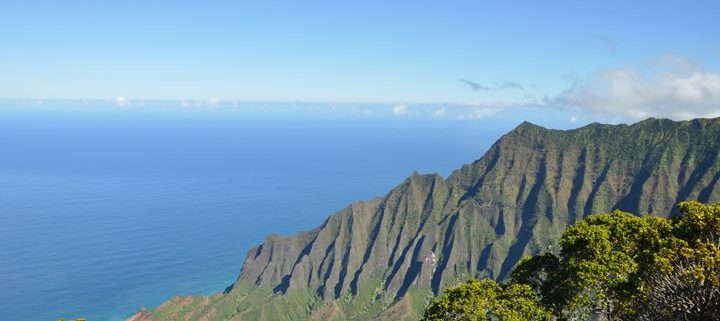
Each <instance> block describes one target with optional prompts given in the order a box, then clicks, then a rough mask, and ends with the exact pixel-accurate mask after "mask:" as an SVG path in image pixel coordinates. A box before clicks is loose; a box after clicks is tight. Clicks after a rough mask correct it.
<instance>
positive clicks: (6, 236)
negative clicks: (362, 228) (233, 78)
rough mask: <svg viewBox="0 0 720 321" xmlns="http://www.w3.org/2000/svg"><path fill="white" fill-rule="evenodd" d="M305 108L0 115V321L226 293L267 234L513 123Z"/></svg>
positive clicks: (472, 146) (317, 217) (309, 220)
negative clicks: (1, 318) (247, 255)
mask: <svg viewBox="0 0 720 321" xmlns="http://www.w3.org/2000/svg"><path fill="white" fill-rule="evenodd" d="M511 126H512V125H511V124H506V125H492V126H490V125H488V124H483V123H481V122H459V121H455V120H449V119H448V120H444V119H421V118H412V117H392V116H387V115H386V116H376V115H372V114H362V115H360V114H354V113H310V112H303V111H301V110H300V111H290V110H285V111H283V112H243V111H242V110H236V109H228V110H215V109H174V108H171V109H159V108H157V109H153V108H148V107H143V108H137V109H133V108H117V107H102V108H101V107H94V108H89V107H83V108H68V107H64V108H27V107H23V108H11V107H5V108H0V150H1V151H2V157H0V220H1V221H2V224H0V284H2V285H3V290H2V291H0V302H2V304H0V315H4V316H6V317H9V319H12V320H25V321H45V320H55V319H57V318H59V317H79V316H82V317H86V318H88V319H89V320H93V321H95V320H111V321H112V320H123V319H124V318H126V317H128V316H129V315H131V314H132V313H133V312H134V311H136V310H137V309H138V308H140V307H141V306H142V305H146V306H147V307H153V306H155V305H157V304H160V303H161V302H163V301H164V300H167V299H168V298H170V297H171V296H173V295H176V294H200V293H201V294H208V293H213V292H219V291H222V290H223V289H224V288H225V287H226V286H228V285H229V284H231V282H232V281H233V280H234V278H235V277H236V276H237V274H238V272H239V269H240V267H241V264H242V261H243V258H244V256H245V253H246V251H247V250H248V249H249V248H250V247H251V246H253V245H254V244H258V243H260V242H261V241H262V240H263V238H264V236H265V235H267V234H270V233H278V234H289V233H294V232H296V231H298V230H301V229H308V228H312V227H314V226H317V225H319V224H320V223H321V222H322V221H323V220H324V219H325V218H326V217H327V216H328V215H330V214H332V213H334V212H335V211H337V210H339V209H341V208H342V207H344V206H346V205H348V204H349V203H351V202H352V201H357V200H364V199H370V198H372V197H374V196H378V195H382V194H384V193H386V192H387V191H389V189H391V188H392V187H393V186H395V185H396V184H398V183H400V182H401V181H402V180H403V179H404V178H405V177H406V176H407V175H409V174H410V173H411V172H412V171H413V170H417V171H420V172H439V173H441V174H442V175H444V176H446V175H448V174H449V173H450V171H451V170H453V169H455V168H457V167H458V166H459V165H461V164H462V163H464V162H471V161H472V160H474V159H476V158H477V157H479V156H480V155H481V154H482V153H483V152H484V151H485V150H486V149H487V147H488V146H489V145H490V144H491V143H492V141H493V140H495V139H496V138H497V137H498V136H499V134H500V133H501V132H503V131H505V130H507V129H509V127H511Z"/></svg>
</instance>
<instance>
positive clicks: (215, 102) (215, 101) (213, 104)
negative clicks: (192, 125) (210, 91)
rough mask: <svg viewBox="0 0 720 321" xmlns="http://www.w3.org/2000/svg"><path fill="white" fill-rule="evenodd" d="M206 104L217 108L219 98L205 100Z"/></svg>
mask: <svg viewBox="0 0 720 321" xmlns="http://www.w3.org/2000/svg"><path fill="white" fill-rule="evenodd" d="M207 103H208V105H210V106H217V104H219V103H220V98H218V97H212V98H210V99H208V100H207Z"/></svg>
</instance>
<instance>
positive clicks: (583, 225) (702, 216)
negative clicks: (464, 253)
mask: <svg viewBox="0 0 720 321" xmlns="http://www.w3.org/2000/svg"><path fill="white" fill-rule="evenodd" d="M678 207H679V209H680V215H678V216H677V217H674V218H672V219H665V218H662V217H654V216H642V217H640V216H636V215H633V214H630V213H625V212H621V211H614V212H612V213H604V214H598V215H592V216H590V217H588V218H586V219H585V220H582V221H580V222H578V223H577V224H576V225H574V226H572V227H569V228H568V229H567V230H566V231H565V233H563V235H562V237H561V239H560V245H561V250H560V252H559V253H558V254H553V253H543V254H540V255H536V256H533V257H528V258H524V259H523V260H521V261H520V262H519V263H518V265H517V266H516V267H515V268H514V269H513V271H512V272H511V273H510V280H509V281H508V282H506V283H504V284H497V283H495V282H494V281H492V280H470V281H467V282H465V283H463V284H461V285H459V286H456V287H453V288H450V289H448V290H447V291H446V292H445V294H443V295H442V296H441V297H440V298H438V299H436V300H434V301H432V302H431V304H430V306H429V307H428V309H427V311H426V314H425V320H504V321H510V320H512V321H521V320H548V319H557V320H593V319H596V318H597V317H599V316H602V317H604V318H605V319H607V320H720V246H719V243H718V241H720V204H718V205H706V204H702V203H699V202H696V201H690V202H682V203H680V204H678ZM506 311H513V312H514V313H508V312H506Z"/></svg>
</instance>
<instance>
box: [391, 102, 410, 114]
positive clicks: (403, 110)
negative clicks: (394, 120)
mask: <svg viewBox="0 0 720 321" xmlns="http://www.w3.org/2000/svg"><path fill="white" fill-rule="evenodd" d="M392 113H393V114H395V115H397V116H402V115H405V114H407V106H405V104H397V105H395V107H393V109H392Z"/></svg>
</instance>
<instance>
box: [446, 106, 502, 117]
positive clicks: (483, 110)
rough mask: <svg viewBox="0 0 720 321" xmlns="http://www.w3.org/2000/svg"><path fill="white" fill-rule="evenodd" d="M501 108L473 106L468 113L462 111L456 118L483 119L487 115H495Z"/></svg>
mask: <svg viewBox="0 0 720 321" xmlns="http://www.w3.org/2000/svg"><path fill="white" fill-rule="evenodd" d="M501 111H502V108H499V107H477V108H473V109H472V111H470V112H469V113H464V114H460V115H458V116H457V117H456V118H457V119H459V120H475V119H483V118H487V117H492V116H495V115H496V114H497V113H499V112H501Z"/></svg>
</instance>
